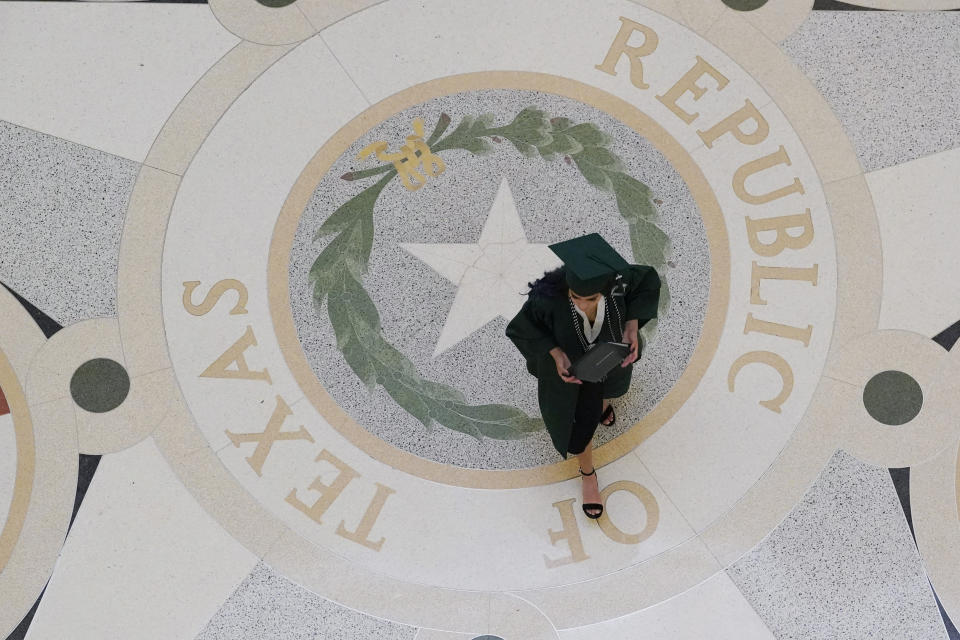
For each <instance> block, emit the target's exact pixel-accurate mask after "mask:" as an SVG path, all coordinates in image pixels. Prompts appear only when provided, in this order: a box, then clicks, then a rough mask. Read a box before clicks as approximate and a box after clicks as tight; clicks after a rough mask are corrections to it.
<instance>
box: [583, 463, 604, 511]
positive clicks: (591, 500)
mask: <svg viewBox="0 0 960 640" xmlns="http://www.w3.org/2000/svg"><path fill="white" fill-rule="evenodd" d="M580 476H581V477H580V479H581V480H582V481H583V512H584V513H585V514H587V517H588V518H591V519H593V520H596V519H597V518H599V517H600V516H601V514H603V502H602V498H601V497H600V486H599V484H598V483H597V470H596V469H593V470H591V471H590V473H584V471H583V469H580Z"/></svg>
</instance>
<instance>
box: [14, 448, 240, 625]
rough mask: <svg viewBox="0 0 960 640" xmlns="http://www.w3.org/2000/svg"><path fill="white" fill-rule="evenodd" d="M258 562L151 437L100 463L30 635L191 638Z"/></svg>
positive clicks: (34, 619) (35, 617)
mask: <svg viewBox="0 0 960 640" xmlns="http://www.w3.org/2000/svg"><path fill="white" fill-rule="evenodd" d="M256 563H257V557H256V556H255V555H253V554H252V553H250V552H249V551H247V550H246V549H245V548H244V547H243V546H242V545H241V544H240V543H238V542H237V541H236V540H234V539H233V538H231V537H230V536H229V535H228V534H227V532H226V531H224V530H223V529H222V528H221V527H220V525H218V524H217V523H216V522H215V521H214V520H213V518H212V517H211V516H210V515H208V514H207V513H206V512H204V511H203V510H202V509H201V507H200V505H198V504H197V502H196V501H195V500H194V499H193V497H192V496H191V495H190V494H189V493H188V492H187V490H186V489H185V488H184V487H183V485H182V484H181V483H180V481H179V480H178V479H177V477H176V476H175V475H174V474H173V472H172V471H171V470H170V467H169V466H168V465H167V464H166V461H165V460H164V459H163V457H162V456H161V455H160V452H159V451H158V450H157V448H156V445H155V444H154V443H153V442H152V441H151V440H147V441H145V442H142V443H140V444H138V445H136V446H135V447H132V448H130V449H127V450H126V451H124V452H122V453H119V454H115V455H110V456H107V457H105V458H103V460H102V461H101V462H100V465H99V466H98V467H97V473H96V475H95V476H94V478H93V482H92V483H91V485H90V487H89V489H88V490H87V493H86V496H85V497H84V501H83V507H82V508H81V509H80V511H79V513H78V515H77V519H76V521H75V522H74V524H73V527H72V528H71V531H70V537H69V538H68V540H67V542H66V544H65V545H64V548H63V551H62V552H61V554H60V559H59V560H58V562H57V568H56V571H55V572H54V574H53V577H52V578H51V580H50V583H49V584H48V586H47V589H46V592H45V593H44V596H43V600H42V601H41V603H40V607H39V608H38V610H37V613H36V615H35V616H34V618H33V622H32V623H31V625H30V633H29V637H30V638H31V639H32V640H44V639H47V638H49V639H55V638H57V639H59V638H135V637H139V638H143V637H151V638H192V637H194V636H195V635H196V634H198V633H199V632H200V631H201V630H202V629H203V627H204V625H206V623H207V621H208V620H209V619H210V618H211V617H212V616H213V615H214V614H215V613H216V611H217V610H218V609H219V608H220V606H221V605H222V604H223V601H224V600H226V599H227V598H228V597H229V596H230V594H231V593H232V592H233V590H234V589H236V587H237V586H238V585H239V584H240V582H241V581H242V580H243V579H244V578H245V577H246V575H247V574H248V573H249V572H250V570H252V569H253V567H254V565H256Z"/></svg>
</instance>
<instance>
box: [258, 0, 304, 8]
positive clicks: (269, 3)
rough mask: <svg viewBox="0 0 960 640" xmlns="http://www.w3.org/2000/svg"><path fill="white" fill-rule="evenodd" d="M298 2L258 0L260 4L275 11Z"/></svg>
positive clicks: (291, 0)
mask: <svg viewBox="0 0 960 640" xmlns="http://www.w3.org/2000/svg"><path fill="white" fill-rule="evenodd" d="M296 1H297V0H257V2H259V3H260V4H262V5H263V6H265V7H272V8H274V9H279V8H280V7H285V6H287V5H288V4H293V3H294V2H296Z"/></svg>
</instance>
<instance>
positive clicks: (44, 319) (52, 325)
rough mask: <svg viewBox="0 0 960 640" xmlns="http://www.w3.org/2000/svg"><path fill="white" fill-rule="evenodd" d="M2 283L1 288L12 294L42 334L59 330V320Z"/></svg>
mask: <svg viewBox="0 0 960 640" xmlns="http://www.w3.org/2000/svg"><path fill="white" fill-rule="evenodd" d="M0 284H2V285H3V288H4V289H6V290H7V291H9V292H10V293H12V294H13V297H14V298H16V299H17V300H18V301H19V302H20V306H22V307H23V308H24V309H26V310H27V313H29V314H30V317H31V318H33V321H34V322H36V323H37V326H38V327H40V331H42V332H43V335H45V336H46V337H48V338H49V337H50V336H52V335H53V334H55V333H56V332H57V331H60V329H62V328H63V327H62V326H61V325H60V323H59V322H57V321H56V320H54V319H53V318H51V317H50V316H48V315H47V314H45V313H44V312H43V311H40V309H37V308H36V307H35V306H33V305H32V304H31V303H30V301H28V300H27V299H25V298H24V297H23V296H21V295H20V294H19V293H17V292H16V291H14V290H13V289H11V288H10V287H8V286H7V285H6V284H4V283H2V282H0Z"/></svg>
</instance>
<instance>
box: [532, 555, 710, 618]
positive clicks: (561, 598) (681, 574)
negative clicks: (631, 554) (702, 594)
mask: <svg viewBox="0 0 960 640" xmlns="http://www.w3.org/2000/svg"><path fill="white" fill-rule="evenodd" d="M719 570H720V566H719V565H718V564H717V561H716V559H714V557H713V556H712V555H711V554H710V551H709V550H708V549H707V548H706V547H705V546H704V545H703V543H702V542H700V540H698V539H696V538H694V539H691V540H689V541H687V542H685V543H683V544H681V545H679V546H677V547H674V548H673V549H671V550H670V551H668V552H666V553H662V554H660V555H658V556H656V557H654V558H651V559H650V560H648V561H646V562H643V563H641V564H638V565H634V566H631V567H627V568H625V569H622V570H621V571H618V572H616V573H612V574H609V575H606V576H603V577H601V578H597V579H594V580H588V581H584V582H577V583H573V584H569V585H566V586H563V587H558V588H555V589H541V590H538V591H521V592H517V593H516V595H519V596H520V597H522V598H524V599H525V600H528V601H529V602H530V603H531V604H533V605H534V606H535V607H537V609H539V610H540V611H542V612H543V614H544V615H546V616H547V617H548V618H549V619H550V620H551V622H553V624H554V626H555V627H556V628H557V629H558V630H560V631H563V630H565V629H570V628H572V627H584V626H587V625H591V624H597V623H600V622H605V621H607V620H611V619H613V618H618V617H621V616H625V615H629V614H632V613H634V612H636V611H639V610H641V609H645V608H647V607H649V606H652V605H654V604H656V603H658V602H661V601H663V600H666V599H667V598H669V597H672V596H675V595H676V594H678V593H682V592H684V591H686V590H687V589H690V588H691V587H693V586H694V585H696V584H699V583H701V582H703V581H704V580H706V579H707V578H709V577H711V576H713V575H715V574H716V573H717V571H719ZM584 602H589V603H590V606H589V607H584V606H583V603H584Z"/></svg>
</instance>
